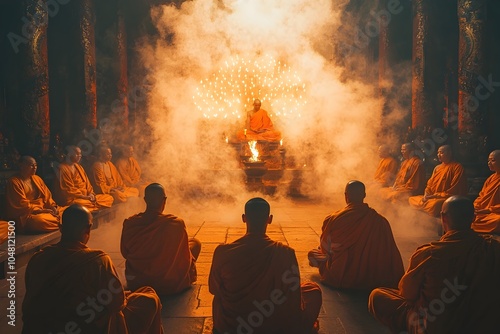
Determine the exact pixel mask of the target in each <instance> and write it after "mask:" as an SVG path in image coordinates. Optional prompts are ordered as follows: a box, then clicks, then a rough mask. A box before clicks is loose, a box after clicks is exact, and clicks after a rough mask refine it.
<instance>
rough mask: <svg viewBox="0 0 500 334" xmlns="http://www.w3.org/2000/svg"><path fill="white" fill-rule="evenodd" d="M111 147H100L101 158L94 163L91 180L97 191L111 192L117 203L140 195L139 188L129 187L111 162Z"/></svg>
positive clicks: (100, 192)
mask: <svg viewBox="0 0 500 334" xmlns="http://www.w3.org/2000/svg"><path fill="white" fill-rule="evenodd" d="M112 156H113V155H112V153H111V149H110V148H109V147H107V146H101V147H100V148H99V159H98V160H97V161H96V162H94V164H93V165H92V171H91V180H92V182H93V187H94V189H95V191H96V192H97V193H99V194H110V195H111V196H113V198H114V201H115V203H122V202H126V201H127V199H128V198H129V197H137V196H139V189H137V188H133V187H127V186H126V185H125V183H123V179H122V177H121V176H120V173H119V172H118V170H117V169H116V167H115V165H114V164H113V163H112V162H111V158H112Z"/></svg>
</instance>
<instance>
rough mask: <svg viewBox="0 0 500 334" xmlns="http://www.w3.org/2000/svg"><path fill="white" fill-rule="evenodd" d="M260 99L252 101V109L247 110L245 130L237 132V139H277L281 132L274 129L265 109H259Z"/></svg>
mask: <svg viewBox="0 0 500 334" xmlns="http://www.w3.org/2000/svg"><path fill="white" fill-rule="evenodd" d="M261 105H262V103H261V101H260V100H259V99H255V100H254V101H253V109H252V110H250V111H248V112H247V118H246V123H245V130H244V131H240V132H239V133H238V139H239V140H243V141H246V140H268V141H279V140H280V139H281V132H279V131H277V130H275V129H274V125H273V121H272V120H271V118H270V117H269V115H268V114H267V111H265V110H264V109H261Z"/></svg>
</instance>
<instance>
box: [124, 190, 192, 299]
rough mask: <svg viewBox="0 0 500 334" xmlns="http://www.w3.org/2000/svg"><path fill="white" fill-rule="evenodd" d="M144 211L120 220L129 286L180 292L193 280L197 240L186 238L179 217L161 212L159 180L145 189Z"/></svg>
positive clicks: (163, 200)
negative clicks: (148, 286)
mask: <svg viewBox="0 0 500 334" xmlns="http://www.w3.org/2000/svg"><path fill="white" fill-rule="evenodd" d="M144 200H145V202H146V211H144V212H142V213H139V214H137V215H134V216H132V217H130V218H128V219H125V221H124V222H123V230H122V237H121V245H120V248H121V253H122V255H123V257H124V258H125V260H126V262H125V273H126V276H127V284H128V287H129V288H131V289H136V288H138V287H141V286H143V285H150V286H152V287H153V288H155V290H156V291H157V292H158V294H160V295H169V294H174V293H177V292H181V291H183V290H185V289H187V288H189V287H190V286H191V284H193V283H194V282H195V281H196V278H197V273H196V259H197V258H198V255H199V254H200V251H201V243H200V242H199V241H198V240H196V239H194V238H191V239H189V238H188V234H187V231H186V225H185V224H184V221H183V220H182V219H181V218H178V217H176V216H174V215H172V214H163V210H164V209H165V204H166V201H167V196H166V195H165V189H164V188H163V186H162V185H161V184H158V183H152V184H150V185H148V186H147V187H146V189H145V195H144Z"/></svg>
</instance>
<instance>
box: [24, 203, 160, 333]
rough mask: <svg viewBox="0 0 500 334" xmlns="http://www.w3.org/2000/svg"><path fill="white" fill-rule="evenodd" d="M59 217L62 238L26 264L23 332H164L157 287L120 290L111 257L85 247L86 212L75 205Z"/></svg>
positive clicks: (88, 224)
mask: <svg viewBox="0 0 500 334" xmlns="http://www.w3.org/2000/svg"><path fill="white" fill-rule="evenodd" d="M62 221H63V222H62V226H61V241H60V242H59V243H58V244H56V245H51V246H47V247H45V248H43V249H42V250H41V251H39V252H38V253H36V254H35V255H33V257H32V258H31V259H30V261H29V263H28V266H27V268H26V276H25V279H26V295H25V297H24V301H23V333H25V334H33V333H89V334H90V333H92V334H99V333H102V334H106V333H109V334H127V333H145V334H160V333H163V328H162V325H161V308H162V305H161V302H160V299H159V298H158V296H157V295H156V293H155V291H154V290H153V289H152V288H150V287H142V288H140V289H138V290H137V291H135V292H130V291H124V290H123V287H122V284H121V283H120V279H119V278H118V274H117V273H116V270H115V267H114V266H113V263H112V262H111V259H110V257H109V256H108V255H107V254H106V253H104V252H102V251H100V250H92V249H89V248H88V247H87V246H86V244H87V242H88V240H89V237H90V230H91V226H92V214H91V213H90V211H89V210H88V209H87V208H85V207H84V206H82V205H79V204H73V205H71V206H70V207H68V208H67V209H66V210H65V211H64V213H63V217H62Z"/></svg>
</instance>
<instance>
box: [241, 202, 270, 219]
mask: <svg viewBox="0 0 500 334" xmlns="http://www.w3.org/2000/svg"><path fill="white" fill-rule="evenodd" d="M270 212H271V206H270V205H269V203H268V202H267V201H266V200H265V199H263V198H260V197H255V198H252V199H251V200H249V201H248V202H247V203H246V204H245V217H246V222H247V224H250V225H253V226H263V225H266V223H267V220H268V218H269V213H270Z"/></svg>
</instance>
